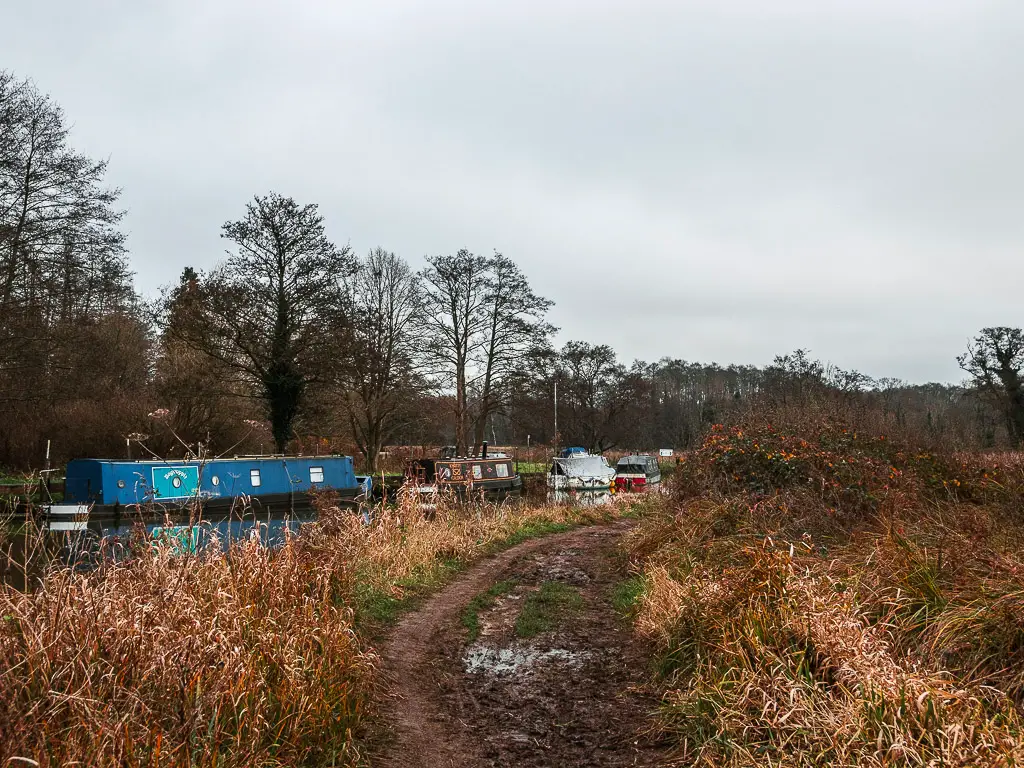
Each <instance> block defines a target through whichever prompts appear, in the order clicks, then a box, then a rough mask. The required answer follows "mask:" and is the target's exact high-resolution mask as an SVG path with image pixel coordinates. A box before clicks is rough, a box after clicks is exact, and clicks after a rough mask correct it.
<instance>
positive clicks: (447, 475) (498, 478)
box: [405, 456, 522, 491]
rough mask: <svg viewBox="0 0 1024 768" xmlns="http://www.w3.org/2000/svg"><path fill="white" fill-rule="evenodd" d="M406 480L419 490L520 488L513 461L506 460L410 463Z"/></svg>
mask: <svg viewBox="0 0 1024 768" xmlns="http://www.w3.org/2000/svg"><path fill="white" fill-rule="evenodd" d="M405 479H406V482H408V483H411V484H413V485H415V486H418V487H419V488H420V489H421V490H433V489H437V490H444V489H451V490H456V491H459V490H469V489H476V490H485V491H502V490H504V491H508V490H513V489H517V488H519V487H521V486H522V480H521V479H520V477H519V475H518V474H516V470H515V467H514V466H513V464H512V459H510V458H508V457H506V456H499V457H493V456H491V457H486V458H484V457H474V456H468V457H450V458H444V459H410V460H409V461H408V462H407V463H406V466H405Z"/></svg>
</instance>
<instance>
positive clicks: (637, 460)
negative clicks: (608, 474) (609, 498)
mask: <svg viewBox="0 0 1024 768" xmlns="http://www.w3.org/2000/svg"><path fill="white" fill-rule="evenodd" d="M659 483H661V467H660V466H659V465H658V459H657V458H656V457H654V456H651V455H650V454H644V453H638V454H632V455H630V456H623V457H622V458H621V459H619V461H618V463H617V464H616V465H615V488H616V489H617V490H620V491H639V490H643V489H644V488H647V487H648V486H652V485H658V484H659Z"/></svg>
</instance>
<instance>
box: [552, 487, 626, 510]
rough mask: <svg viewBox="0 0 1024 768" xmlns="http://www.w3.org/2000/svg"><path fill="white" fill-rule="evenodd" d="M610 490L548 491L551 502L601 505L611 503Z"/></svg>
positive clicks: (583, 505)
mask: <svg viewBox="0 0 1024 768" xmlns="http://www.w3.org/2000/svg"><path fill="white" fill-rule="evenodd" d="M611 501H612V493H611V492H610V491H607V490H604V491H550V490H549V491H548V503H549V504H571V505H573V506H576V507H600V506H602V505H603V504H611Z"/></svg>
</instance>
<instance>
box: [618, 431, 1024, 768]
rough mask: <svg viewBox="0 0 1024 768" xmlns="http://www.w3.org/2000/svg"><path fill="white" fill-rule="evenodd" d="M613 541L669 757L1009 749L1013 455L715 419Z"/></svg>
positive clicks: (966, 759) (750, 758) (1014, 755)
mask: <svg viewBox="0 0 1024 768" xmlns="http://www.w3.org/2000/svg"><path fill="white" fill-rule="evenodd" d="M676 481H677V482H678V488H677V492H676V494H675V497H674V498H673V499H671V501H667V502H666V504H665V505H664V508H663V509H662V510H661V511H660V512H658V513H657V514H654V515H651V516H648V517H647V518H645V519H644V520H643V521H642V522H641V525H640V526H639V528H638V530H637V531H636V532H635V533H634V535H633V536H632V538H631V540H630V542H629V545H628V546H629V550H630V553H631V556H632V558H633V559H634V562H635V564H636V566H637V568H638V570H639V571H640V572H641V573H642V574H643V579H644V592H643V595H642V597H641V599H640V602H639V608H638V611H637V618H636V621H637V627H638V629H639V631H640V632H641V633H643V634H644V635H646V636H648V637H650V638H652V639H653V640H655V641H656V643H657V645H658V648H659V657H658V660H659V680H660V685H661V687H662V689H663V692H664V695H663V704H662V708H661V724H662V727H663V728H664V729H665V731H666V733H668V734H669V735H670V736H671V737H672V739H673V740H674V741H675V744H676V754H677V757H678V759H679V760H680V762H681V763H683V764H687V765H689V764H695V765H708V766H710V765H715V766H723V765H726V766H741V765H744V766H745V765H784V766H812V765H851V766H852V765H894V764H898V765H922V766H924V765H929V766H931V765H935V766H938V765H942V766H959V765H962V766H968V765H971V766H974V765H1015V764H1019V763H1020V762H1021V761H1022V759H1024V737H1022V734H1021V716H1020V704H1021V701H1022V695H1024V676H1022V673H1021V662H1022V661H1024V656H1022V654H1024V591H1022V590H1021V587H1020V574H1021V573H1022V572H1024V571H1022V569H1024V560H1022V554H1021V553H1022V551H1024V550H1022V549H1021V544H1022V543H1024V542H1022V541H1021V535H1020V533H1019V526H1020V511H1019V501H1020V498H1021V490H1022V488H1024V475H1022V473H1021V465H1020V461H1019V457H1018V456H1015V455H1008V456H1006V455H985V456H971V455H956V456H952V455H950V456H946V455H940V454H934V453H931V452H925V451H915V450H912V449H910V448H909V447H908V446H905V445H893V444H892V442H891V441H890V440H887V439H886V438H884V437H882V436H880V435H864V434H859V433H857V432H856V431H855V430H854V429H852V428H847V429H843V428H842V427H837V426H830V425H829V424H828V423H822V424H805V425H804V426H803V427H801V428H800V429H799V430H783V429H773V428H772V427H770V426H768V425H767V424H761V425H756V426H755V425H752V424H751V425H748V426H746V427H737V428H733V429H731V430H725V429H717V430H716V431H714V432H712V434H711V435H710V436H709V437H708V439H707V440H706V442H705V443H704V445H703V446H702V447H701V448H700V449H699V450H698V451H696V452H694V453H693V454H692V455H691V456H689V457H688V459H687V461H686V464H685V465H684V467H683V468H682V470H681V471H680V473H679V475H678V477H677V478H676Z"/></svg>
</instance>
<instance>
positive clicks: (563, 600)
mask: <svg viewBox="0 0 1024 768" xmlns="http://www.w3.org/2000/svg"><path fill="white" fill-rule="evenodd" d="M582 610H583V595H581V594H580V593H579V590H578V589H576V588H575V587H572V586H570V585H568V584H565V583H563V582H561V581H545V582H544V583H543V584H541V585H540V588H539V589H538V590H537V591H536V592H531V593H530V594H529V595H527V597H526V600H525V601H524V602H523V608H522V610H521V611H520V613H519V616H518V617H517V618H516V626H515V631H516V637H521V638H524V639H525V638H530V637H535V636H537V635H540V634H543V633H544V632H551V631H552V630H554V629H557V628H558V627H559V626H560V625H561V624H562V623H563V622H565V621H568V620H569V619H571V618H572V617H573V616H576V615H577V614H578V613H580V611H582Z"/></svg>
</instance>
